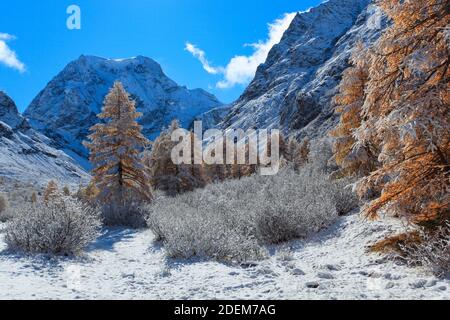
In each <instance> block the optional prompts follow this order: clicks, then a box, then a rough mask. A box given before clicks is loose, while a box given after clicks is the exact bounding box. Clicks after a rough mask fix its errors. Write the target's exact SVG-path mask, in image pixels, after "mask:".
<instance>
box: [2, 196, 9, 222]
mask: <svg viewBox="0 0 450 320" xmlns="http://www.w3.org/2000/svg"><path fill="white" fill-rule="evenodd" d="M10 217H11V214H10V212H9V210H8V201H7V200H6V198H5V197H4V196H3V195H0V222H5V221H6V220H8V219H9V218H10Z"/></svg>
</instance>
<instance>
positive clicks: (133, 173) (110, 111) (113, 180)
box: [85, 81, 152, 223]
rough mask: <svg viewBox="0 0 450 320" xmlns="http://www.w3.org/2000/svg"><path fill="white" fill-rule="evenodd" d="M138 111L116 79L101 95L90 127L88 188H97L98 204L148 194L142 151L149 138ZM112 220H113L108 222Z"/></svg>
mask: <svg viewBox="0 0 450 320" xmlns="http://www.w3.org/2000/svg"><path fill="white" fill-rule="evenodd" d="M139 117H141V114H140V113H139V112H137V111H136V107H135V102H134V101H133V100H131V99H130V97H129V94H128V93H127V92H126V91H125V89H124V87H123V85H122V84H121V83H120V82H119V81H117V82H115V83H114V86H113V87H112V88H111V90H110V91H109V93H108V95H107V96H106V98H105V101H104V106H103V109H102V112H101V113H100V114H99V115H98V118H100V119H102V120H103V121H104V123H98V124H96V125H94V126H93V127H92V128H91V131H92V134H91V135H90V136H89V139H90V142H88V143H85V145H86V147H87V148H89V151H90V157H89V159H90V161H91V163H92V165H93V167H94V169H93V170H92V175H93V179H92V182H91V188H90V189H91V190H94V189H98V190H99V192H98V194H97V195H96V200H97V201H99V202H100V203H101V204H108V205H117V206H118V207H126V206H127V204H129V203H131V202H141V201H149V200H151V198H152V193H151V188H150V184H149V178H148V175H147V171H146V170H145V166H144V164H143V160H142V152H143V150H144V148H145V147H146V145H147V144H148V143H149V141H148V140H147V139H146V138H145V137H144V135H143V134H142V133H141V129H142V127H141V126H140V125H139V124H138V123H137V121H136V120H137V119H138V118H139ZM112 223H114V222H112Z"/></svg>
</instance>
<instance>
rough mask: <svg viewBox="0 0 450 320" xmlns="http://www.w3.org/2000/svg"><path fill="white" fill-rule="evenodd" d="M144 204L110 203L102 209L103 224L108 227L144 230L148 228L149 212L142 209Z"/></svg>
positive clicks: (131, 202)
mask: <svg viewBox="0 0 450 320" xmlns="http://www.w3.org/2000/svg"><path fill="white" fill-rule="evenodd" d="M141 203H142V202H133V201H130V202H126V203H124V204H121V205H120V204H116V203H110V204H105V205H103V206H102V207H101V215H102V218H103V223H104V224H105V225H107V226H128V227H131V228H144V227H146V226H147V222H146V218H147V215H146V214H147V212H146V211H145V210H142V209H141V206H142V204H141Z"/></svg>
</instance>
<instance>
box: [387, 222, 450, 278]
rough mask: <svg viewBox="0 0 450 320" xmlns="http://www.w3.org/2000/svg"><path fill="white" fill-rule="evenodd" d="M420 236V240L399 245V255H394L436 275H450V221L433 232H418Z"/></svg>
mask: <svg viewBox="0 0 450 320" xmlns="http://www.w3.org/2000/svg"><path fill="white" fill-rule="evenodd" d="M420 238H421V241H420V242H411V243H408V244H405V245H400V250H401V255H400V256H395V257H396V258H399V259H401V260H403V261H404V262H406V263H407V264H408V265H410V266H423V267H425V268H427V269H429V270H430V271H432V272H433V273H434V274H435V275H437V276H440V277H448V276H450V222H448V221H447V223H445V224H444V225H443V226H441V227H439V228H438V230H437V231H436V232H434V233H430V232H423V231H422V232H420Z"/></svg>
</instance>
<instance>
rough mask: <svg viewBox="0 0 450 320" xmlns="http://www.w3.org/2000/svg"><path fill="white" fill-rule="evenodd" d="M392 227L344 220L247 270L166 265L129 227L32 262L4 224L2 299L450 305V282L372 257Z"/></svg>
mask: <svg viewBox="0 0 450 320" xmlns="http://www.w3.org/2000/svg"><path fill="white" fill-rule="evenodd" d="M385 222H386V221H384V223H380V222H367V221H362V219H361V218H360V217H359V216H358V215H356V214H354V215H350V216H347V217H342V218H340V219H339V220H338V222H337V223H336V224H335V225H334V226H332V227H331V228H330V229H328V230H324V231H322V232H321V233H319V234H317V235H315V236H313V237H311V238H309V239H307V240H305V241H294V242H291V243H289V244H288V245H285V246H277V247H273V248H271V250H270V251H271V253H270V256H269V258H268V259H267V260H265V261H260V262H257V263H255V265H251V264H250V265H249V266H246V267H237V266H231V265H225V264H221V263H217V262H211V261H209V262H204V261H188V262H186V261H173V260H169V261H166V259H165V257H164V249H163V248H161V247H159V246H158V245H155V244H153V242H152V239H153V234H152V233H151V231H149V230H145V231H131V230H126V229H111V230H108V231H105V233H104V235H103V236H102V237H101V238H99V239H98V240H97V242H95V243H94V244H93V245H92V246H91V247H90V248H89V250H88V252H87V254H86V256H85V257H84V258H81V259H76V260H73V259H59V260H52V259H50V260H49V259H46V258H45V257H39V258H29V257H23V256H17V255H11V254H9V253H7V252H6V251H5V248H6V246H5V244H4V242H3V234H2V231H1V226H0V299H450V280H449V279H444V280H439V279H436V278H435V277H433V276H432V275H430V274H427V273H425V272H424V271H423V270H421V269H410V268H406V267H403V266H397V265H395V264H393V263H390V262H383V259H381V257H380V256H377V255H369V254H367V253H366V246H367V244H368V243H371V242H372V241H374V240H375V239H378V238H380V237H381V236H382V235H383V234H385V233H386V232H389V231H391V230H394V229H395V228H397V227H396V226H395V225H394V224H393V223H392V224H388V225H387V224H386V223H385ZM287 252H290V253H287Z"/></svg>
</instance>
